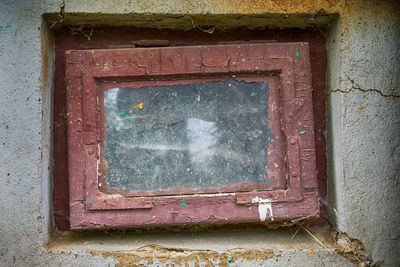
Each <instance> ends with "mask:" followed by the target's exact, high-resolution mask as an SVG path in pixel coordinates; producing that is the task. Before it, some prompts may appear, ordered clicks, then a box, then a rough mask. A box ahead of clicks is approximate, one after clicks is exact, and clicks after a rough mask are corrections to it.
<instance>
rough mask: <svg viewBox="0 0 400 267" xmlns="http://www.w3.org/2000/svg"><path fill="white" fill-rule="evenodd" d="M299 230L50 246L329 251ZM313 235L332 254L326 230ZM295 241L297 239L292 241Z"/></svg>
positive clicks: (88, 235) (86, 237) (93, 237)
mask: <svg viewBox="0 0 400 267" xmlns="http://www.w3.org/2000/svg"><path fill="white" fill-rule="evenodd" d="M296 230H297V227H291V228H285V229H274V230H268V229H230V230H202V231H199V232H195V231H189V230H188V231H182V232H161V231H153V232H151V233H128V232H123V231H109V232H71V231H68V232H67V231H66V232H57V233H55V234H54V235H53V237H52V238H51V240H50V241H49V242H48V243H47V245H46V249H47V250H48V251H49V252H60V251H61V252H85V251H86V252H93V253H95V254H101V253H103V252H104V253H111V252H121V253H124V252H126V253H127V252H129V253H131V252H140V251H142V250H143V249H146V248H150V249H151V248H153V249H155V250H157V248H159V249H160V248H162V249H164V250H179V251H214V252H217V253H218V254H221V253H227V252H229V251H232V250H237V249H241V250H263V251H265V250H271V251H281V250H295V249H301V250H314V249H315V250H320V249H322V250H326V249H325V248H323V247H322V246H321V245H320V244H318V242H317V241H316V240H315V239H313V238H312V237H311V236H310V235H309V234H308V233H306V232H304V231H302V230H300V231H298V233H297V234H296V235H295V236H294V237H293V235H294V234H295V232H296ZM311 232H312V234H313V235H314V236H315V237H316V238H318V240H320V241H321V242H322V243H323V244H324V245H325V246H326V247H327V248H328V249H329V250H330V251H334V249H335V243H334V241H333V240H332V237H331V232H330V230H329V229H326V228H312V229H311ZM292 237H293V238H292Z"/></svg>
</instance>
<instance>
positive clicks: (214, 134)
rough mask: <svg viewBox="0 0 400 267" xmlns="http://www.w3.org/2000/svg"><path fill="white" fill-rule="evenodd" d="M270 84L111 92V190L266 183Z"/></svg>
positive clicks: (107, 144) (107, 150) (107, 103)
mask: <svg viewBox="0 0 400 267" xmlns="http://www.w3.org/2000/svg"><path fill="white" fill-rule="evenodd" d="M268 96H269V87H268V83H267V82H243V81H241V82H239V81H237V80H234V79H231V80H228V81H225V82H219V81H218V82H216V81H213V82H203V83H192V84H180V85H179V84H178V85H168V86H148V87H141V88H113V89H108V90H105V91H104V107H105V124H106V135H105V140H104V157H105V160H106V162H107V163H106V164H107V173H106V181H107V186H108V187H117V188H123V189H126V190H135V191H136V190H140V191H142V190H151V191H155V190H165V189H170V188H174V187H186V188H190V189H205V188H218V187H223V186H228V185H232V184H237V183H243V182H248V183H256V184H265V183H266V175H267V173H266V162H267V151H268V146H269V144H270V143H271V140H272V135H271V131H270V129H269V126H268V114H267V112H268Z"/></svg>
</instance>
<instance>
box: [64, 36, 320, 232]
mask: <svg viewBox="0 0 400 267" xmlns="http://www.w3.org/2000/svg"><path fill="white" fill-rule="evenodd" d="M221 48H222V49H223V50H224V49H225V50H226V51H225V52H224V53H225V54H227V55H228V56H229V57H231V59H232V58H234V57H236V59H237V60H228V61H227V62H226V64H221V62H219V60H218V58H220V56H218V55H220V54H221ZM178 49H181V50H182V48H176V47H168V48H154V49H150V50H149V49H142V50H141V49H118V50H80V51H66V81H67V85H66V87H67V106H68V114H69V115H68V123H67V126H68V148H69V156H68V160H69V183H70V224H71V229H84V228H98V227H101V228H128V227H137V226H165V225H182V224H183V225H186V224H199V223H201V224H208V223H210V224H211V223H226V222H229V223H239V222H259V221H260V213H259V209H257V206H258V207H259V208H260V207H261V206H262V205H271V206H272V213H273V214H270V213H269V216H268V218H267V220H266V221H272V220H275V221H287V220H298V219H301V218H308V219H309V218H317V217H318V216H319V202H318V190H317V183H316V171H315V169H316V168H315V144H314V140H315V137H314V131H313V127H314V120H313V118H314V117H313V107H312V87H311V68H310V63H309V48H308V44H307V43H287V44H273V43H265V44H249V45H227V46H221V45H220V46H207V47H186V48H184V49H188V50H187V51H189V55H190V56H189V57H186V60H194V62H191V64H188V66H198V70H192V71H189V70H186V72H184V74H193V73H197V74H199V73H200V74H205V73H212V74H215V73H231V74H233V73H238V72H241V71H245V72H248V71H257V72H261V73H269V74H273V73H274V74H275V75H277V76H279V77H280V79H281V91H282V92H283V94H284V97H283V98H282V99H284V101H283V104H282V131H283V132H284V134H285V136H286V140H287V142H286V143H287V144H286V146H287V151H288V153H287V155H288V161H289V164H288V188H287V189H285V190H275V191H263V192H248V193H233V194H220V195H207V196H205V195H202V196H176V197H170V198H164V197H135V198H127V197H124V196H122V195H118V194H114V195H106V194H104V193H102V192H100V190H99V185H98V180H97V169H98V167H97V159H98V157H99V156H98V153H99V151H98V141H99V140H98V136H97V131H96V110H97V109H96V108H95V109H90V107H96V90H95V88H96V81H99V80H101V79H110V78H113V79H122V78H124V77H134V76H143V75H144V76H148V75H150V76H151V75H173V74H177V73H178V72H176V69H174V68H166V69H164V72H162V71H161V69H160V68H159V67H155V66H156V65H155V64H154V63H155V61H153V60H154V59H157V56H154V55H156V54H158V55H160V53H162V51H169V52H171V51H172V54H180V53H181V52H177V51H178ZM199 49H200V50H201V52H200V55H201V56H200V57H193V53H195V52H193V51H198V50H199ZM141 51H143V52H141ZM147 51H152V52H154V53H155V54H154V55H153V56H152V55H151V54H152V52H147ZM174 51H175V52H176V53H174ZM205 51H208V52H205ZM229 51H230V52H229ZM242 52H244V53H242ZM129 53H133V54H136V56H135V57H133V61H132V60H131V57H129ZM137 53H141V56H142V59H143V61H142V62H141V63H140V64H138V62H137V58H138V57H137V56H138V55H137ZM195 54H198V53H195ZM180 56H182V55H181V54H180ZM158 60H159V58H158ZM133 62H135V64H132V63H133ZM204 62H211V64H204ZM234 62H236V64H234ZM156 63H157V62H156ZM207 65H208V66H207ZM140 66H144V67H146V68H145V73H143V70H140ZM161 67H162V63H161ZM165 71H166V72H165ZM179 74H182V73H181V72H180V73H179ZM260 199H268V203H261V202H260V203H258V201H259V200H260ZM254 200H256V202H257V203H253V202H254ZM183 201H185V203H186V205H182V202H183ZM271 215H273V216H271Z"/></svg>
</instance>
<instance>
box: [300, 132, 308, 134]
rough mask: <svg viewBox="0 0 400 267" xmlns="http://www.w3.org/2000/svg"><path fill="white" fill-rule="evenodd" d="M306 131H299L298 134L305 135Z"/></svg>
mask: <svg viewBox="0 0 400 267" xmlns="http://www.w3.org/2000/svg"><path fill="white" fill-rule="evenodd" d="M306 133H308V131H301V132H300V134H306Z"/></svg>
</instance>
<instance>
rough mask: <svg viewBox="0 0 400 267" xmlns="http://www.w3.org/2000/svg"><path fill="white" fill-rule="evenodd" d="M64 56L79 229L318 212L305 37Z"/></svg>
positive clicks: (73, 213)
mask: <svg viewBox="0 0 400 267" xmlns="http://www.w3.org/2000/svg"><path fill="white" fill-rule="evenodd" d="M65 53H66V88H67V107H68V121H67V127H68V164H69V165H68V169H69V184H70V223H71V228H72V229H87V228H98V227H102V228H127V227H138V226H165V225H187V224H212V223H240V222H260V221H262V222H271V221H274V222H279V221H283V222H285V221H290V220H296V219H301V218H317V217H318V216H319V203H318V190H317V189H316V188H317V184H316V180H317V179H316V166H315V144H314V143H315V141H314V140H315V137H314V130H313V129H314V116H313V107H312V87H311V69H310V62H309V48H308V44H307V43H255V44H231V45H210V46H187V47H163V48H132V49H97V50H68V51H66V52H65Z"/></svg>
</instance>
